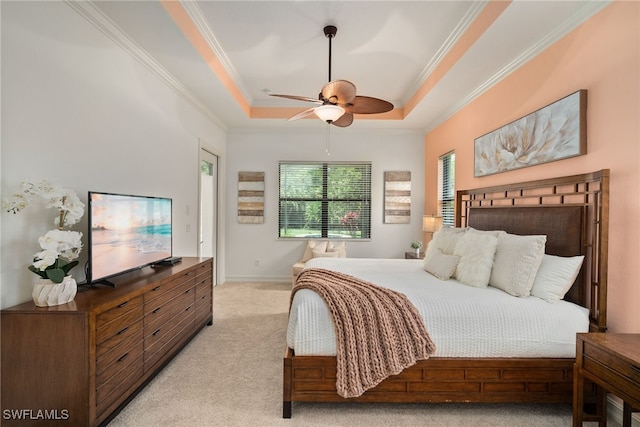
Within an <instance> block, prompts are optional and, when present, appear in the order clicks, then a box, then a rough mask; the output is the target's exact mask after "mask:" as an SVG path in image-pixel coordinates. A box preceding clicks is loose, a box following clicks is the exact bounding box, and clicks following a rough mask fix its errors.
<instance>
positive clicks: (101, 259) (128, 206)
mask: <svg viewBox="0 0 640 427" xmlns="http://www.w3.org/2000/svg"><path fill="white" fill-rule="evenodd" d="M88 200H89V209H88V212H89V215H88V218H89V237H88V246H89V248H88V254H89V260H88V263H87V284H97V283H104V284H107V285H111V286H113V283H111V282H109V281H108V280H106V279H108V278H111V277H114V276H117V275H119V274H123V273H126V272H129V271H132V270H135V269H140V268H143V267H146V266H148V265H152V264H155V263H158V262H160V261H163V260H165V259H168V258H171V256H172V243H173V241H172V236H171V232H172V223H171V204H172V200H171V199H170V198H163V197H148V196H134V195H126V194H115V193H101V192H95V191H89V197H88Z"/></svg>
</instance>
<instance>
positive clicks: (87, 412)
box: [0, 258, 213, 426]
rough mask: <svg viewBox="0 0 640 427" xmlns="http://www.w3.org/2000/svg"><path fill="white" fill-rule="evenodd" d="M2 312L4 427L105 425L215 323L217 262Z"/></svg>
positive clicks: (128, 278)
mask: <svg viewBox="0 0 640 427" xmlns="http://www.w3.org/2000/svg"><path fill="white" fill-rule="evenodd" d="M110 281H111V282H113V283H114V284H115V285H116V286H115V288H111V287H105V286H96V287H91V288H88V289H84V290H83V289H82V288H80V289H79V291H78V294H77V295H76V298H75V300H74V301H72V302H70V303H68V304H64V305H59V306H54V307H36V306H35V305H34V304H33V303H32V302H27V303H24V304H20V305H17V306H14V307H10V308H7V309H4V310H2V312H1V314H0V316H1V319H0V321H1V324H0V327H1V332H2V348H1V353H2V355H1V365H0V370H1V375H2V377H1V379H0V381H1V386H2V395H1V402H0V406H1V410H2V412H1V414H2V425H3V426H4V425H6V426H10V425H19V426H28V425H35V426H45V425H52V424H53V425H58V424H60V425H74V426H75V425H77V426H81V425H82V426H97V425H101V424H106V423H107V422H108V421H109V420H111V419H112V418H113V417H114V416H115V415H116V414H117V413H118V411H119V410H120V409H122V407H124V406H125V405H126V404H127V403H128V402H129V401H130V400H131V399H132V398H133V397H134V396H135V394H136V393H137V392H139V391H140V390H141V389H142V388H143V387H144V386H145V385H146V384H147V383H148V382H149V381H150V380H151V379H152V378H153V377H154V376H155V375H156V374H157V373H158V372H160V371H161V370H162V368H163V367H164V366H165V365H166V364H167V363H168V362H169V361H170V360H171V359H172V358H173V357H174V356H175V355H176V354H177V353H178V352H179V351H180V350H181V349H182V348H183V347H184V346H185V345H186V344H187V343H188V342H189V340H191V339H192V338H193V337H194V336H195V335H196V334H197V333H198V332H199V331H200V330H201V329H202V328H203V327H204V326H205V325H211V324H212V321H213V259H211V258H183V259H182V262H181V263H179V264H176V265H173V266H158V267H156V268H151V267H145V268H143V269H140V270H137V271H134V272H131V273H127V274H125V275H122V276H118V277H115V278H113V279H110Z"/></svg>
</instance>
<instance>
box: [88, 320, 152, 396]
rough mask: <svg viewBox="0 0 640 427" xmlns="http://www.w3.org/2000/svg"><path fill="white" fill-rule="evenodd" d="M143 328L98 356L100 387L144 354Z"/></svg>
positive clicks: (97, 381)
mask: <svg viewBox="0 0 640 427" xmlns="http://www.w3.org/2000/svg"><path fill="white" fill-rule="evenodd" d="M142 337H143V335H142V328H139V329H138V330H137V332H136V333H134V334H132V335H131V336H130V337H129V338H128V339H126V340H124V341H123V342H122V343H120V345H119V346H116V347H114V348H112V349H110V350H109V351H107V352H105V353H103V354H102V355H100V356H99V357H97V358H96V385H97V386H98V387H99V386H101V385H102V384H103V383H106V382H108V381H109V379H110V378H111V377H112V376H113V375H114V374H116V373H117V372H118V371H120V370H122V369H124V367H125V366H126V365H127V364H128V363H130V362H131V361H132V360H135V359H137V358H139V357H140V355H141V354H142V351H143V350H144V349H143V346H142V345H141V343H142Z"/></svg>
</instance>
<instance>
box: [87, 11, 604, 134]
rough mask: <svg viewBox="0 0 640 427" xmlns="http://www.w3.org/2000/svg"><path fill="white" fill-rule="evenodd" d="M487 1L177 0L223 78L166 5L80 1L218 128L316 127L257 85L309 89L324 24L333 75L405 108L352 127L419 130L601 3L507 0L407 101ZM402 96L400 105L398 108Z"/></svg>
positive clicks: (314, 84) (310, 93)
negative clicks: (330, 30)
mask: <svg viewBox="0 0 640 427" xmlns="http://www.w3.org/2000/svg"><path fill="white" fill-rule="evenodd" d="M488 4H489V3H488V2H484V1H451V0H449V1H304V0H298V1H181V2H179V3H177V6H181V7H182V9H183V10H184V11H185V12H186V14H187V15H186V16H189V23H188V26H187V28H191V29H197V31H198V32H199V35H200V36H202V37H203V40H205V41H206V47H207V48H208V49H209V51H210V52H213V53H214V54H215V56H216V57H217V58H218V60H219V61H220V62H221V63H222V65H223V66H224V69H225V70H226V73H227V74H228V76H229V77H230V82H227V83H225V82H223V81H222V80H221V78H220V77H219V76H218V75H217V74H216V73H215V72H214V71H213V70H212V67H211V66H210V64H208V63H207V61H206V60H205V57H206V54H203V53H202V48H200V51H199V50H197V49H196V47H195V45H194V43H192V42H191V41H190V40H189V39H188V38H187V37H186V36H185V33H184V32H183V29H181V28H179V26H178V25H177V24H176V21H175V19H174V18H175V16H176V13H175V12H172V13H170V12H168V11H167V10H166V9H165V7H163V5H162V4H161V3H160V2H158V1H98V2H93V3H91V6H81V7H82V8H84V9H86V10H88V11H89V14H91V15H92V16H93V17H94V20H96V19H97V20H98V21H101V22H102V24H101V25H103V26H109V27H110V28H111V29H112V31H111V33H112V37H115V38H117V39H119V40H121V45H123V46H127V47H126V48H127V49H130V50H133V51H135V52H136V55H137V56H138V57H142V58H145V59H144V61H145V62H146V65H147V66H148V67H150V68H152V69H153V70H154V71H156V72H157V73H159V74H161V75H163V76H164V79H165V80H166V81H167V82H168V83H169V84H171V85H173V86H174V87H176V89H177V90H179V91H181V92H182V93H183V95H184V96H186V97H187V98H188V99H190V100H191V102H192V103H193V104H194V105H196V106H198V107H199V108H200V109H201V110H203V111H205V112H207V113H208V114H209V115H211V116H215V117H216V118H217V119H218V120H219V123H221V124H222V125H223V126H224V127H225V128H227V129H235V128H252V127H257V128H264V127H274V126H278V127H309V126H316V127H319V126H323V123H321V122H320V120H318V119H311V120H309V119H303V120H298V121H295V122H288V121H287V120H286V117H289V116H290V115H293V113H291V112H290V111H288V112H287V113H285V112H278V111H279V110H280V109H282V107H295V109H293V110H292V111H293V112H294V113H295V112H296V111H302V110H304V109H306V108H309V107H312V106H314V104H310V103H305V102H301V101H291V100H287V99H282V98H275V97H270V96H268V95H267V92H268V91H272V92H273V93H284V94H290V95H299V96H304V97H310V98H316V97H317V96H318V93H319V92H320V90H321V88H322V86H323V85H324V84H325V83H327V81H328V47H329V41H328V39H327V38H326V37H325V36H324V34H323V28H324V26H325V25H335V26H337V28H338V33H337V35H336V37H335V38H334V39H333V41H332V58H333V60H332V76H331V77H332V79H333V80H336V79H345V80H349V81H351V82H353V83H354V84H355V85H356V87H357V89H358V94H359V95H366V96H372V97H376V98H382V99H385V100H387V101H390V102H392V103H393V104H394V106H395V107H396V108H399V109H400V110H401V111H404V117H398V118H396V119H386V120H364V119H363V118H362V117H361V116H356V119H355V121H354V124H353V125H352V126H351V128H371V127H374V128H375V127H385V128H397V129H419V130H429V129H431V128H433V127H435V126H436V125H438V124H439V123H441V122H442V121H443V120H445V119H446V118H448V117H449V116H451V115H452V114H453V113H455V111H457V110H458V109H459V108H461V107H462V106H464V105H465V104H466V103H468V102H469V101H470V100H472V99H473V98H475V97H476V96H478V95H479V94H481V93H482V92H483V91H484V90H486V89H487V88H488V87H490V86H491V85H492V84H494V83H496V82H497V81H499V80H500V79H502V78H504V77H505V76H506V75H508V73H510V72H511V71H513V70H514V69H516V68H517V67H519V66H521V65H522V64H523V63H524V62H526V61H527V60H529V59H530V58H532V57H533V56H535V55H536V54H537V53H539V52H540V51H542V50H543V49H544V48H546V47H547V46H549V45H550V44H552V43H553V42H555V41H556V40H558V39H559V38H560V37H562V36H563V35H564V34H566V33H567V32H569V31H571V30H572V29H573V28H575V27H576V26H577V25H579V24H580V23H582V22H584V21H585V20H586V19H588V18H589V17H590V16H591V15H593V14H594V13H595V12H597V11H598V10H600V9H601V8H602V7H604V6H605V5H606V4H607V2H606V1H596V2H594V1H513V2H511V3H510V4H509V5H508V7H506V9H505V10H504V11H502V12H501V13H500V14H499V16H498V17H497V19H495V21H494V22H493V23H492V24H491V25H490V26H488V28H486V30H483V32H482V33H480V34H479V36H478V37H477V40H476V41H475V42H474V43H473V44H472V45H471V46H470V47H468V48H465V49H464V50H463V54H462V56H461V57H460V58H459V59H458V60H457V61H456V62H455V63H454V65H453V66H451V67H450V68H448V70H447V72H446V73H445V74H444V75H443V76H442V77H441V78H439V79H438V80H437V82H436V83H435V84H434V85H431V84H429V90H427V91H426V93H425V94H424V96H420V97H419V101H420V102H418V103H417V104H416V105H415V107H414V106H413V104H412V103H411V99H412V97H414V95H415V94H416V92H418V90H419V89H420V88H421V87H422V86H423V85H424V84H425V82H428V83H430V80H429V79H430V78H432V79H433V78H434V77H435V76H436V75H438V73H439V72H440V71H441V68H442V67H441V65H442V61H443V58H445V59H449V58H450V57H451V55H452V54H453V53H455V49H456V48H460V46H462V45H464V43H461V42H460V41H461V40H464V38H465V37H469V36H471V32H469V31H468V30H469V28H473V25H474V24H475V23H478V22H479V17H481V16H482V14H483V11H486V10H485V8H487V7H488V6H487V5H488ZM174 6H176V4H174ZM172 15H173V17H172ZM192 38H193V37H192ZM123 40H124V41H123ZM218 74H219V73H218ZM229 88H237V90H238V94H239V95H237V96H236V97H234V96H233V93H232V92H233V90H231V91H230V89H229ZM238 96H240V99H241V101H238ZM242 99H244V101H242ZM243 102H245V103H246V105H248V106H249V109H250V110H252V109H254V108H258V107H269V110H268V111H271V112H272V113H273V114H274V115H276V116H278V115H279V116H281V117H280V118H269V119H255V118H249V113H248V112H247V109H246V108H243V105H242V104H243ZM408 103H410V104H411V105H410V107H411V108H407V109H405V110H403V107H405V106H406V105H407V104H408ZM409 110H410V111H409ZM311 117H313V116H311ZM369 117H371V118H375V116H369Z"/></svg>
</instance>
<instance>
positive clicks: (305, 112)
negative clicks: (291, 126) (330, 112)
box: [288, 107, 316, 122]
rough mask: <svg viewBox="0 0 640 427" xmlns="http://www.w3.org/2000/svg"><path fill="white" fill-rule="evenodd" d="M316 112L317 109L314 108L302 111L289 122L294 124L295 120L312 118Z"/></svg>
mask: <svg viewBox="0 0 640 427" xmlns="http://www.w3.org/2000/svg"><path fill="white" fill-rule="evenodd" d="M315 111H316V107H312V108H307V109H306V110H304V111H300V112H299V113H298V114H296V115H295V116H291V117H289V119H288V121H290V122H292V121H294V120H298V119H302V118H303V117H307V116H310V115H311V114H313V113H314V112H315Z"/></svg>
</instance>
